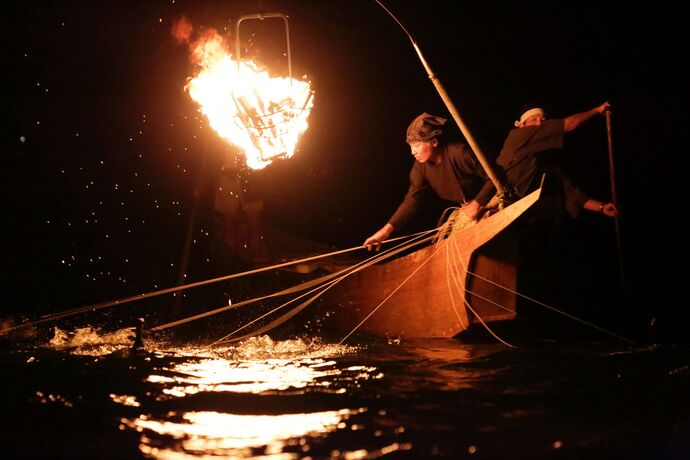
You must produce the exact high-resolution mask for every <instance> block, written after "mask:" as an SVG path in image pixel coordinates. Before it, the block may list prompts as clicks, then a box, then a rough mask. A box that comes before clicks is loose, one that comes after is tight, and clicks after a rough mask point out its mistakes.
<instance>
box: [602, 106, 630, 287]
mask: <svg viewBox="0 0 690 460" xmlns="http://www.w3.org/2000/svg"><path fill="white" fill-rule="evenodd" d="M606 136H607V138H608V146H609V174H610V182H611V202H612V203H613V205H614V206H615V207H616V209H618V194H617V192H616V174H615V162H614V160H613V135H612V130H611V108H610V107H607V108H606ZM614 226H615V231H616V245H617V247H618V267H619V270H620V278H621V287H622V288H623V292H625V269H624V263H623V244H622V240H621V228H620V227H621V225H620V213H616V216H615V217H614Z"/></svg>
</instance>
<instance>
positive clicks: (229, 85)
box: [186, 31, 313, 169]
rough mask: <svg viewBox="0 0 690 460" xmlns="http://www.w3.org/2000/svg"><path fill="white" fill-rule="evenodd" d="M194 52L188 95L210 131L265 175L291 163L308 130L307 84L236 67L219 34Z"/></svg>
mask: <svg viewBox="0 0 690 460" xmlns="http://www.w3.org/2000/svg"><path fill="white" fill-rule="evenodd" d="M191 52H192V59H193V61H194V63H195V64H197V65H198V66H199V71H198V73H197V75H196V76H195V77H193V78H191V79H190V80H189V82H188V83H187V86H186V89H187V90H188V91H189V94H190V96H191V97H192V99H194V101H196V102H197V103H198V104H199V106H200V111H201V113H203V114H204V115H205V116H206V117H207V119H208V121H209V124H210V125H211V127H212V128H213V129H214V130H215V131H217V132H218V134H219V135H220V136H221V137H222V138H223V139H224V140H226V141H227V142H229V143H231V144H233V145H235V146H237V147H239V148H240V149H241V150H242V151H243V152H244V155H245V157H246V162H247V165H248V166H249V167H251V168H254V169H261V168H263V167H265V166H267V165H269V164H270V163H271V162H272V161H273V159H274V158H277V157H284V158H289V157H291V156H292V155H293V154H294V152H295V147H296V145H297V142H298V140H299V138H300V136H301V135H302V134H303V133H304V132H305V131H306V130H307V128H308V126H309V125H308V123H307V119H308V117H309V114H310V112H311V108H312V106H313V92H312V90H311V86H310V84H309V82H305V81H301V80H298V79H295V78H281V77H271V76H270V75H269V73H268V71H267V70H262V69H261V68H259V66H258V65H257V64H255V63H254V62H252V61H248V60H246V61H245V60H242V61H240V62H239V63H238V62H237V60H235V59H233V57H232V56H231V55H230V54H229V53H228V52H227V51H226V46H225V43H224V40H223V38H222V37H221V36H220V35H219V34H218V33H216V32H215V31H209V33H207V34H206V35H205V36H204V37H202V38H200V39H199V40H197V41H196V42H195V43H194V44H192V45H191Z"/></svg>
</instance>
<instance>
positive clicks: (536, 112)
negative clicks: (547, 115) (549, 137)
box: [515, 107, 544, 128]
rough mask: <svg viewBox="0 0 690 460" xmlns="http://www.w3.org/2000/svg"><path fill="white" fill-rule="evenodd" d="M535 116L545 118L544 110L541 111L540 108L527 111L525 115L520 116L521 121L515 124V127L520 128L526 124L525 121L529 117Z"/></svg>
mask: <svg viewBox="0 0 690 460" xmlns="http://www.w3.org/2000/svg"><path fill="white" fill-rule="evenodd" d="M534 115H542V116H543V115H544V111H543V110H542V109H540V108H539V107H536V108H534V109H529V110H527V111H526V112H525V113H523V114H522V115H520V121H516V122H515V127H516V128H517V127H518V126H520V125H521V124H523V123H524V122H525V120H527V119H528V118H529V117H531V116H534Z"/></svg>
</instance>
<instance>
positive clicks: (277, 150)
mask: <svg viewBox="0 0 690 460" xmlns="http://www.w3.org/2000/svg"><path fill="white" fill-rule="evenodd" d="M266 18H279V19H282V20H283V23H284V24H285V40H286V43H287V46H286V49H287V60H288V74H289V82H288V83H287V85H288V88H287V91H285V92H283V93H282V95H278V96H277V95H276V94H261V93H260V91H259V90H258V89H257V88H256V87H255V86H253V85H251V84H249V85H248V86H246V88H247V89H246V90H244V91H243V92H242V94H239V93H238V92H233V95H232V96H233V100H234V102H235V105H236V106H237V113H238V115H239V119H240V122H241V124H242V127H243V128H244V129H245V130H246V131H247V134H248V135H249V138H250V139H251V141H252V143H253V144H254V146H255V147H256V148H257V150H258V151H259V154H260V156H261V160H262V161H267V160H270V159H273V158H280V157H289V156H291V155H292V151H291V149H292V148H294V144H295V141H296V137H297V136H299V133H300V132H301V131H303V129H300V128H301V124H304V123H306V120H305V117H303V116H301V115H302V114H303V112H304V111H305V110H307V109H308V107H309V103H310V101H311V99H312V97H313V91H311V90H306V91H297V92H295V91H292V89H293V85H292V60H291V56H290V29H289V27H288V19H287V16H285V15H284V14H282V13H263V14H252V15H246V16H240V17H239V19H238V20H237V26H236V28H235V41H236V53H235V54H236V58H237V66H238V76H239V71H240V70H239V69H240V63H241V59H240V57H241V56H240V24H241V23H242V21H245V20H249V19H260V20H264V19H266Z"/></svg>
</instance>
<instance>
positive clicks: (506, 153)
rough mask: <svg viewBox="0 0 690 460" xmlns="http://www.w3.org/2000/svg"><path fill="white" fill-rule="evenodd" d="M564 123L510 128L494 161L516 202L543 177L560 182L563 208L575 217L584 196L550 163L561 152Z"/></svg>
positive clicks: (586, 197) (582, 203)
mask: <svg viewBox="0 0 690 460" xmlns="http://www.w3.org/2000/svg"><path fill="white" fill-rule="evenodd" d="M564 135H565V120H563V119H557V120H545V121H544V122H543V123H542V124H541V125H540V126H526V127H524V128H514V129H512V130H511V131H510V132H509V133H508V137H506V140H505V142H504V143H503V148H502V149H501V153H500V155H499V156H498V159H497V160H496V163H498V165H499V166H501V167H502V168H503V171H504V172H505V178H506V181H507V182H508V183H509V184H510V185H511V186H513V187H514V188H515V191H516V192H517V195H518V198H522V197H524V196H525V195H527V194H528V193H530V192H532V191H534V190H536V189H537V188H538V187H539V185H540V183H541V179H542V176H543V174H544V173H547V178H548V176H550V175H554V176H557V177H558V178H559V179H560V190H559V193H561V194H562V195H563V196H564V198H565V202H564V207H565V209H566V211H568V213H569V214H570V215H571V216H573V217H577V215H578V214H579V212H580V210H581V209H582V206H583V205H584V204H585V201H587V200H588V199H589V197H588V196H587V194H585V193H584V192H583V191H582V190H580V189H579V188H578V187H577V186H576V185H575V183H574V182H573V181H572V180H571V179H570V178H569V177H568V176H567V174H566V173H565V172H564V171H563V170H562V169H561V168H560V166H559V165H558V164H557V163H554V162H553V161H551V160H552V159H553V157H554V156H555V155H556V153H557V152H559V151H560V150H561V149H562V148H563V136H564Z"/></svg>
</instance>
